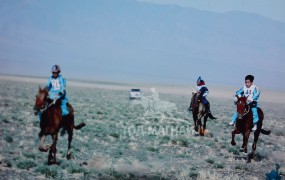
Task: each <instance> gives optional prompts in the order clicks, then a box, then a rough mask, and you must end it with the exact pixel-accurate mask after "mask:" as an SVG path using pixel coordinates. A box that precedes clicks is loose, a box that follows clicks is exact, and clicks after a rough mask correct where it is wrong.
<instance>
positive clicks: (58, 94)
mask: <svg viewBox="0 0 285 180" xmlns="http://www.w3.org/2000/svg"><path fill="white" fill-rule="evenodd" d="M51 72H52V76H51V77H50V78H49V79H48V82H47V84H46V88H47V89H48V90H49V98H50V99H52V100H54V101H56V100H58V99H61V106H60V107H61V112H62V119H63V120H64V119H66V118H67V116H68V114H69V111H68V108H67V103H68V97H67V95H66V91H65V87H66V81H65V79H64V78H63V77H62V76H61V75H60V67H59V65H54V66H52V69H51ZM40 120H41V117H40ZM41 133H42V132H40V135H39V136H41ZM64 133H65V129H63V130H62V131H61V135H64Z"/></svg>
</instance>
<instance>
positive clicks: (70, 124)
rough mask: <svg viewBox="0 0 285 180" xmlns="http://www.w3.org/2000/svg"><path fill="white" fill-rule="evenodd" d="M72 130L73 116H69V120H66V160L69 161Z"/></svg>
mask: <svg viewBox="0 0 285 180" xmlns="http://www.w3.org/2000/svg"><path fill="white" fill-rule="evenodd" d="M73 128H74V115H70V119H68V127H67V128H66V129H67V133H68V149H67V155H66V158H67V159H68V160H69V159H70V158H71V150H70V148H71V141H72V136H73Z"/></svg>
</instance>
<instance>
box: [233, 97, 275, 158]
mask: <svg viewBox="0 0 285 180" xmlns="http://www.w3.org/2000/svg"><path fill="white" fill-rule="evenodd" d="M236 105H237V112H238V119H237V121H236V127H235V129H234V130H233V131H232V141H231V145H232V146H235V145H236V142H235V135H236V134H240V133H242V135H243V144H242V146H241V149H240V152H244V153H245V154H247V144H248V138H249V135H250V132H251V129H252V128H253V113H252V111H251V108H252V107H253V106H254V105H255V104H254V103H250V104H247V97H244V96H242V97H238V96H237V102H236ZM257 112H258V117H259V121H258V123H257V129H256V131H255V132H254V142H253V144H252V152H251V153H250V154H249V155H248V158H247V162H248V163H250V162H251V159H253V157H254V151H255V150H256V143H257V141H258V138H259V135H260V133H262V134H265V135H269V134H270V133H271V131H270V130H264V129H262V123H263V119H264V114H263V111H262V110H261V109H260V108H257Z"/></svg>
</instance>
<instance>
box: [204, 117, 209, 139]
mask: <svg viewBox="0 0 285 180" xmlns="http://www.w3.org/2000/svg"><path fill="white" fill-rule="evenodd" d="M207 120H208V115H205V116H204V123H203V135H204V134H205V130H206V127H207Z"/></svg>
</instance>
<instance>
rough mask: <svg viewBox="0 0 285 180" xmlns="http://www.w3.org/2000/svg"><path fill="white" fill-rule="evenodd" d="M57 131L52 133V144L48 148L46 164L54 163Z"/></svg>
mask: <svg viewBox="0 0 285 180" xmlns="http://www.w3.org/2000/svg"><path fill="white" fill-rule="evenodd" d="M57 138H58V133H56V134H54V135H52V145H51V147H50V150H49V156H48V164H56V142H57Z"/></svg>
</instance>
